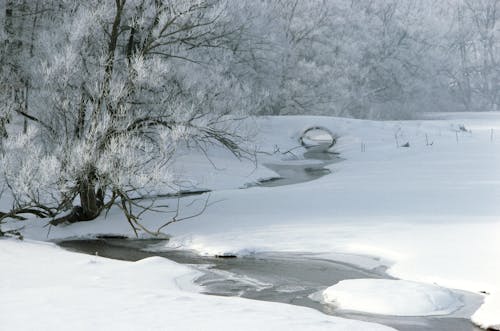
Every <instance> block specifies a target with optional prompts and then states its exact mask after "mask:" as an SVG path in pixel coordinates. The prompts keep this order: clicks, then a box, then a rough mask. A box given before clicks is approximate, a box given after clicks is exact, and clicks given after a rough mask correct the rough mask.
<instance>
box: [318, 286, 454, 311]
mask: <svg viewBox="0 0 500 331" xmlns="http://www.w3.org/2000/svg"><path fill="white" fill-rule="evenodd" d="M323 299H324V301H325V302H327V303H330V304H334V305H335V306H337V307H338V308H340V309H346V310H354V311H360V312H365V313H371V314H382V315H393V316H432V315H447V314H450V313H452V312H454V311H455V310H457V309H459V308H460V307H461V306H462V305H463V304H462V302H461V301H460V298H459V297H458V296H457V295H455V294H453V293H452V292H451V291H449V290H447V289H445V288H442V287H439V286H435V285H428V284H422V283H416V282H410V281H404V280H391V279H350V280H344V281H341V282H339V283H337V284H335V285H333V286H331V287H329V288H327V289H326V290H324V291H323Z"/></svg>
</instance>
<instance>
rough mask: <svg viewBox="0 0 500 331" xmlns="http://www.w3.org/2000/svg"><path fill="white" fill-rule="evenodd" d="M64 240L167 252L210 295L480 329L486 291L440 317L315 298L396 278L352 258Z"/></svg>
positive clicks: (138, 255) (83, 246) (422, 326)
mask: <svg viewBox="0 0 500 331" xmlns="http://www.w3.org/2000/svg"><path fill="white" fill-rule="evenodd" d="M58 244H59V245H60V246H62V247H64V248H66V249H69V250H73V251H77V252H82V253H87V254H90V255H99V256H104V257H108V258H112V259H118V260H126V261H137V260H140V259H143V258H146V257H150V256H163V257H166V258H168V259H170V260H173V261H176V262H178V263H182V264H188V265H190V266H192V267H194V268H195V269H197V270H199V271H201V273H202V276H200V277H199V278H198V279H196V283H197V284H199V285H201V286H203V288H204V293H205V294H209V295H222V296H239V297H244V298H249V299H254V300H263V301H272V302H281V303H288V304H293V305H299V306H305V307H310V308H313V309H317V310H319V311H321V312H323V313H325V314H329V315H334V316H340V317H346V318H351V319H357V320H363V321H369V322H377V323H381V324H385V325H389V326H392V327H394V328H396V329H397V330H401V331H423V330H439V331H478V330H480V329H479V328H477V327H475V326H474V325H473V324H472V323H471V322H470V321H469V319H468V318H467V317H469V316H470V315H471V314H472V313H473V312H474V310H475V309H477V308H478V307H479V305H480V304H481V297H480V296H479V295H475V294H472V293H467V292H459V294H460V296H461V298H462V301H463V303H464V307H463V308H462V309H460V310H459V311H457V312H454V313H453V314H451V315H446V316H440V317H435V316H434V317H429V316H423V317H399V316H381V315H371V314H364V313H357V312H349V311H342V310H338V309H335V307H332V306H330V305H327V304H323V303H320V302H318V301H316V300H313V299H312V298H311V297H310V296H311V294H313V293H316V292H318V291H321V290H324V289H325V288H327V287H328V286H331V285H333V284H335V283H337V282H339V281H341V280H344V279H356V278H390V276H388V275H387V274H385V273H383V272H382V271H375V270H364V269H361V268H358V267H355V266H352V265H349V264H346V263H341V262H337V261H331V260H327V259H322V258H319V257H317V256H315V255H313V254H307V253H303V254H298V253H293V254H290V253H273V252H269V253H260V254H256V255H253V256H249V257H239V258H216V257H204V256H200V255H197V254H195V253H193V252H190V251H181V250H168V251H159V250H158V249H157V248H158V247H164V246H165V244H166V241H164V240H144V239H143V240H136V239H119V238H116V239H113V238H111V239H87V240H67V241H62V242H59V243H58Z"/></svg>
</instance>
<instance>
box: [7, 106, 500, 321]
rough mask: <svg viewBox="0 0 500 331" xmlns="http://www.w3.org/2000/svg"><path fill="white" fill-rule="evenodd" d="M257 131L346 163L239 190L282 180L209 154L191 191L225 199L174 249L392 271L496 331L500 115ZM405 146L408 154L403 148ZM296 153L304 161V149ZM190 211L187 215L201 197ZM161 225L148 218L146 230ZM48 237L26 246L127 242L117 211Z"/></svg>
mask: <svg viewBox="0 0 500 331" xmlns="http://www.w3.org/2000/svg"><path fill="white" fill-rule="evenodd" d="M256 124H257V125H258V127H259V136H258V137H257V138H256V139H257V144H258V145H259V147H260V148H261V150H263V151H267V152H272V151H274V150H276V146H277V147H279V150H280V151H282V152H284V151H287V150H289V149H292V148H294V147H296V146H297V145H298V138H299V135H300V133H301V132H302V131H303V130H304V129H306V128H307V127H310V126H317V125H321V126H323V127H326V128H328V129H329V130H331V131H332V132H333V133H335V134H338V135H339V136H340V139H339V141H338V144H337V146H336V147H334V150H335V151H337V152H339V153H341V156H342V157H343V158H344V159H345V160H344V161H342V162H340V163H335V164H332V165H330V166H329V168H330V169H331V170H332V174H330V175H327V176H324V177H322V178H320V179H317V180H315V181H312V182H307V183H301V184H295V185H289V186H283V187H273V188H266V187H252V188H249V189H239V188H240V187H242V186H243V185H244V183H248V182H251V181H255V180H256V179H258V178H268V177H272V176H273V175H275V174H273V173H272V172H271V171H270V170H268V169H266V168H263V167H262V166H260V167H257V168H255V167H253V165H251V163H245V162H240V161H236V160H231V159H229V158H228V157H229V155H228V154H227V153H222V152H220V151H211V153H212V155H213V157H212V160H213V161H214V162H215V166H216V167H217V169H216V168H213V167H212V166H211V165H210V164H208V163H207V162H205V163H201V160H200V159H194V157H193V156H192V155H188V156H185V167H186V168H185V170H186V174H188V175H189V176H190V180H189V182H190V183H191V184H192V185H191V186H192V187H198V188H204V189H205V188H215V189H218V190H217V191H214V192H213V193H212V194H211V196H210V201H212V202H216V203H215V204H213V205H211V206H210V207H209V208H208V209H207V210H206V211H205V212H204V213H203V214H202V215H201V216H199V217H196V218H194V219H190V220H188V221H185V222H180V223H176V224H173V225H172V226H169V227H168V228H167V229H166V232H168V233H169V234H170V235H172V236H173V237H172V240H171V241H170V244H169V246H170V248H172V247H176V248H184V249H194V250H196V251H198V252H200V253H201V254H221V253H227V252H231V253H237V254H248V253H252V252H255V251H269V250H272V251H301V252H311V253H321V254H323V255H324V256H325V257H331V258H334V259H336V260H344V261H347V262H350V263H355V264H358V265H360V266H363V267H368V268H373V267H377V266H380V265H386V266H388V267H389V269H388V272H389V273H390V274H391V275H393V276H396V277H399V278H402V279H405V280H412V281H418V282H423V283H429V284H433V283H434V284H437V285H439V286H445V287H450V288H459V289H463V290H468V291H472V292H476V293H478V292H479V291H485V292H488V293H490V294H489V295H486V300H485V304H484V305H483V306H482V307H481V308H480V310H479V311H478V312H477V313H476V314H475V315H474V316H473V321H474V322H475V323H477V324H479V325H481V326H483V327H486V326H492V325H497V324H500V302H499V301H500V300H499V297H500V281H499V280H500V264H499V263H498V261H500V241H499V239H498V238H500V203H499V201H500V113H475V114H468V113H461V114H440V115H439V116H433V118H432V119H429V120H422V121H397V122H376V121H364V120H354V119H340V118H327V117H304V116H297V117H278V118H275V117H273V118H262V119H258V120H257V121H256ZM407 142H408V143H409V146H410V147H408V148H405V147H398V146H397V145H399V146H401V145H403V144H405V143H407ZM293 153H294V154H296V155H298V156H299V158H300V155H301V150H300V149H295V150H293ZM291 159H292V157H291V155H290V154H289V153H288V154H274V155H265V154H262V155H261V156H260V162H261V163H266V162H268V163H269V162H283V160H291ZM193 160H194V161H193ZM191 161H193V162H191ZM290 162H294V161H290ZM296 162H304V161H301V160H299V161H296ZM218 163H219V164H220V165H218ZM203 164H205V165H203ZM221 168H223V169H225V170H222V169H221ZM197 169H198V170H197ZM193 199H194V198H193ZM198 199H200V198H199V197H198ZM183 204H184V205H185V207H184V208H182V209H181V210H182V211H183V213H185V214H186V215H189V214H190V213H194V212H196V210H197V209H198V208H200V205H202V204H203V197H202V198H201V201H198V202H197V203H194V204H191V199H186V200H185V201H184V202H183ZM188 205H189V206H188ZM162 221H165V218H163V219H160V217H159V216H158V215H155V214H150V215H147V222H146V223H147V224H148V225H150V226H151V227H154V226H157V225H159V224H161V223H162ZM42 225H44V223H43V221H38V222H28V223H26V224H25V230H24V232H25V235H26V236H27V237H30V238H33V239H41V240H45V239H55V238H65V237H71V236H82V235H87V234H90V235H92V234H95V233H103V232H106V233H124V234H128V235H131V234H132V233H131V230H130V229H129V228H128V225H127V223H126V222H125V221H124V220H123V217H121V215H120V214H119V212H118V211H112V212H110V214H109V215H108V217H107V219H104V218H101V219H99V220H96V221H93V222H88V223H80V224H74V225H71V226H67V227H60V228H52V229H51V231H50V234H48V232H47V229H42V228H41V226H42ZM21 247H22V245H20V246H19V247H18V248H16V249H21ZM13 252H14V251H13ZM13 254H14V253H13ZM68 254H69V253H68ZM0 255H2V256H3V255H5V254H4V250H0ZM26 259H27V261H30V260H31V259H30V258H29V257H28V255H26ZM52 260H54V259H52ZM2 261H3V260H2ZM16 261H20V259H18V260H16ZM100 261H101V260H100ZM3 263H4V262H2V264H3ZM18 263H19V262H18ZM102 263H103V264H106V263H105V262H102ZM23 264H24V263H23ZM2 269H4V268H3V266H2ZM9 275H10V274H9ZM11 276H12V277H14V275H11ZM146 278H147V277H146ZM332 285H334V284H332ZM131 291H132V290H131ZM196 298H198V297H196ZM200 298H201V296H200ZM0 300H1V301H4V300H5V299H0ZM197 300H198V299H197ZM200 300H202V299H200ZM210 300H212V299H210ZM214 300H215V299H214ZM221 300H222V299H221ZM227 300H232V299H227ZM228 302H230V301H228ZM200 304H201V303H200ZM228 305H229V306H230V305H231V304H228ZM179 309H180V308H179ZM278 309H280V308H278ZM286 309H291V308H286ZM221 311H223V309H221ZM324 318H327V317H324Z"/></svg>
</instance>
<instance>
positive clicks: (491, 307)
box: [472, 295, 500, 330]
mask: <svg viewBox="0 0 500 331" xmlns="http://www.w3.org/2000/svg"><path fill="white" fill-rule="evenodd" d="M499 315H500V295H496V296H492V295H488V296H486V299H485V303H484V304H483V305H482V306H481V307H480V308H479V309H478V310H477V311H476V312H475V313H474V315H472V321H473V322H474V323H475V324H477V325H479V326H481V327H483V328H485V329H486V328H490V329H491V330H500V319H499Z"/></svg>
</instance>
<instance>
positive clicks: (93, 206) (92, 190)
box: [50, 181, 104, 225]
mask: <svg viewBox="0 0 500 331" xmlns="http://www.w3.org/2000/svg"><path fill="white" fill-rule="evenodd" d="M79 197H80V204H81V205H80V206H75V207H73V209H72V210H71V213H69V214H68V215H66V216H63V217H59V218H56V219H54V220H52V221H51V222H50V224H52V225H59V224H61V223H76V222H85V221H92V220H94V219H96V218H97V216H99V215H100V214H101V211H102V209H103V206H104V192H103V190H102V189H100V188H99V189H96V186H95V184H93V183H92V182H91V181H83V182H81V183H80V186H79Z"/></svg>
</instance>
